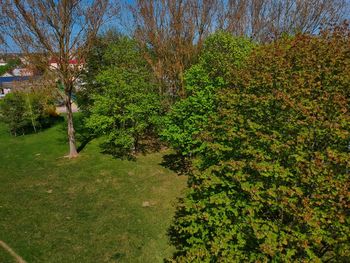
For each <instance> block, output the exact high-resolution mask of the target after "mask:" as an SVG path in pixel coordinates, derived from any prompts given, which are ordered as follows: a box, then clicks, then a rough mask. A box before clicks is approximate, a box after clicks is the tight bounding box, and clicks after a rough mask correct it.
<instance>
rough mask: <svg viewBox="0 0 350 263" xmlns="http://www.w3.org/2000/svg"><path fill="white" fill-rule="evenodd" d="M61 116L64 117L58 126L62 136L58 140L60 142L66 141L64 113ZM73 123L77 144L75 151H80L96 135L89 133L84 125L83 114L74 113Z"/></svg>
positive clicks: (65, 118)
mask: <svg viewBox="0 0 350 263" xmlns="http://www.w3.org/2000/svg"><path fill="white" fill-rule="evenodd" d="M62 118H64V123H63V124H62V125H61V127H60V129H61V134H62V136H61V137H60V138H59V139H58V140H59V142H60V143H68V136H67V116H66V114H62ZM73 124H74V130H75V139H76V142H77V146H78V147H77V151H78V153H80V152H81V151H82V150H84V148H85V147H86V145H88V144H89V142H91V141H92V140H93V139H95V138H96V136H94V135H93V134H91V132H90V131H89V130H88V129H87V128H86V127H85V124H84V115H83V114H82V113H79V112H77V113H74V115H73Z"/></svg>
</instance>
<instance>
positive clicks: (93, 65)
mask: <svg viewBox="0 0 350 263" xmlns="http://www.w3.org/2000/svg"><path fill="white" fill-rule="evenodd" d="M120 37H122V36H121V35H120V34H119V33H118V32H115V31H114V30H108V31H107V32H105V33H103V34H101V35H99V36H98V37H96V40H95V41H94V43H93V45H92V47H91V50H90V51H89V53H88V54H87V56H86V64H85V66H84V69H83V70H82V73H81V79H82V82H83V83H84V84H83V85H82V87H81V88H80V89H79V90H77V103H78V105H79V111H80V112H82V113H83V114H85V115H89V113H90V111H89V110H90V106H91V104H92V96H91V95H92V94H97V93H99V92H100V91H101V89H100V88H101V85H100V84H101V83H98V82H96V76H97V75H98V74H99V73H100V72H101V71H102V70H104V69H106V68H107V67H109V66H110V65H111V63H112V60H111V58H109V57H108V56H107V55H106V52H107V51H108V49H109V46H111V45H112V44H113V43H114V42H117V41H118V39H119V38H120Z"/></svg>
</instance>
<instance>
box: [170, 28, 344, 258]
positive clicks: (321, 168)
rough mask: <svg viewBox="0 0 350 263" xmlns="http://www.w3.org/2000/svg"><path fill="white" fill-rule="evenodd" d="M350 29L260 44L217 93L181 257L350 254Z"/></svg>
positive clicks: (183, 227) (176, 231) (177, 238)
mask: <svg viewBox="0 0 350 263" xmlns="http://www.w3.org/2000/svg"><path fill="white" fill-rule="evenodd" d="M349 87H350V34H349V32H348V31H347V30H342V29H337V30H335V31H334V32H325V33H322V34H321V35H320V36H318V37H315V36H307V35H299V36H297V37H295V38H293V39H283V40H280V41H278V42H276V43H273V44H269V45H265V46H262V47H260V48H258V49H257V50H256V51H254V53H253V54H252V56H251V57H250V58H249V60H248V63H247V64H246V66H245V67H244V68H243V69H242V70H239V71H237V73H236V74H234V75H233V76H232V83H231V84H230V87H227V88H224V89H221V90H219V91H218V92H217V95H216V99H217V101H218V105H219V107H218V110H217V111H216V112H215V114H212V115H211V116H210V119H209V125H208V126H207V129H206V130H205V131H201V132H200V134H198V135H197V138H198V140H200V142H201V143H202V145H204V146H202V147H204V148H205V149H204V150H203V151H201V154H200V155H199V156H198V158H197V162H196V164H197V165H196V171H195V172H194V174H193V175H191V176H190V180H189V182H190V193H189V194H188V195H187V197H186V198H185V199H184V200H183V202H182V204H181V205H180V207H179V210H178V212H177V216H176V219H175V222H174V224H173V227H172V229H171V230H172V241H173V242H174V244H175V245H176V246H177V253H176V254H175V256H174V261H177V262H348V260H349V258H350V240H349V237H350V210H349V208H350V194H349V193H350V176H349V165H350V154H349V144H350V133H349V132H350V115H349V112H350V106H349V105H350V104H349V103H350V101H349V100H350V96H349V95H350V89H349Z"/></svg>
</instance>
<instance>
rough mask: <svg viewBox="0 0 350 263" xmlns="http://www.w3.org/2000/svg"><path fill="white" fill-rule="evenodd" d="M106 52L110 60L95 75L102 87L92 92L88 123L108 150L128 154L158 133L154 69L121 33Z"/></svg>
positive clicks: (158, 102)
mask: <svg viewBox="0 0 350 263" xmlns="http://www.w3.org/2000/svg"><path fill="white" fill-rule="evenodd" d="M104 56H105V58H104V59H105V61H107V63H106V66H105V67H104V68H103V69H102V70H101V71H100V72H99V73H98V74H97V76H96V78H95V83H96V85H98V86H99V87H100V88H99V91H98V92H97V93H93V94H92V95H91V99H92V102H93V103H92V105H91V106H90V109H89V111H90V115H89V117H88V118H87V121H86V125H87V127H88V128H90V129H91V130H92V131H93V133H94V134H95V135H98V136H102V137H103V143H102V144H101V146H102V148H103V149H104V151H105V152H107V153H111V154H113V155H116V156H123V155H128V154H130V153H133V152H137V151H138V150H140V148H141V146H142V141H143V140H146V139H147V137H149V136H152V135H154V134H155V133H156V127H157V125H158V121H159V114H160V100H159V97H158V95H157V90H156V86H155V85H154V82H153V78H152V74H151V70H150V69H149V68H148V66H147V64H146V62H145V61H144V60H143V58H142V56H141V52H140V50H139V49H138V47H137V45H136V43H135V42H134V41H133V40H131V39H129V38H127V37H120V38H119V39H118V40H117V41H115V42H114V43H113V44H111V45H110V46H109V48H108V50H107V51H106V53H105V55H104Z"/></svg>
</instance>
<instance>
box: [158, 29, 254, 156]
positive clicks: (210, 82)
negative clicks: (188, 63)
mask: <svg viewBox="0 0 350 263" xmlns="http://www.w3.org/2000/svg"><path fill="white" fill-rule="evenodd" d="M252 48H253V44H252V42H250V41H249V40H248V39H245V38H239V37H234V36H232V35H231V34H228V33H225V32H217V33H215V34H213V35H211V36H210V37H208V38H207V40H206V41H205V44H204V49H203V52H202V54H201V56H200V59H199V63H198V64H196V65H193V66H192V67H191V68H190V69H189V70H188V71H187V72H186V74H185V81H186V91H187V98H186V99H183V100H181V101H179V102H177V103H176V104H175V105H174V106H173V107H172V109H171V111H170V113H169V114H168V115H167V117H166V118H165V121H164V125H165V128H164V130H163V131H162V136H163V138H164V139H165V140H166V141H168V142H169V143H170V145H171V146H172V147H173V148H174V149H175V150H177V151H178V152H180V153H181V154H183V155H186V156H190V155H193V154H196V153H198V152H200V151H201V150H202V147H201V145H202V143H201V141H200V140H199V139H198V138H197V135H198V134H199V133H201V132H202V131H204V130H205V129H206V127H207V125H208V123H209V116H210V115H211V114H212V113H213V112H215V109H216V102H215V97H214V94H215V92H216V90H218V89H221V88H224V87H226V86H227V85H228V81H229V76H230V75H232V72H233V71H234V70H237V69H238V68H240V67H241V66H242V65H243V64H244V61H245V59H246V57H247V56H248V54H249V53H250V52H251V50H252Z"/></svg>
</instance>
